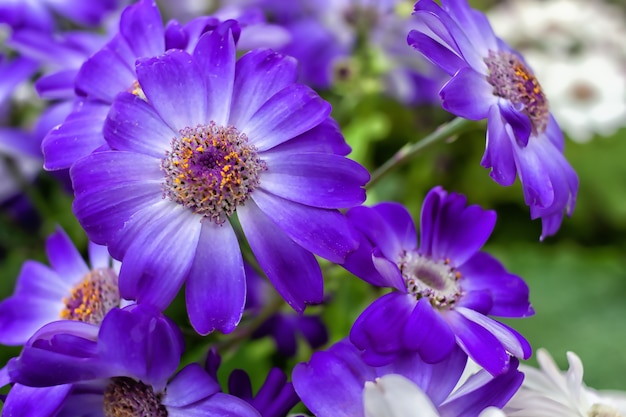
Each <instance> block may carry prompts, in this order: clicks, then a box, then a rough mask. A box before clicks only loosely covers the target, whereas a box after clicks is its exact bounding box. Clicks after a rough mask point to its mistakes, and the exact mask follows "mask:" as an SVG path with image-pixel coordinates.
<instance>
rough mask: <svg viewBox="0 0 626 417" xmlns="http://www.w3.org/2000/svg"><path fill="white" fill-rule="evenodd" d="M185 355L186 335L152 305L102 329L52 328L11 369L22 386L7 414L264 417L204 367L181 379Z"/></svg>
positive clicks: (112, 316) (121, 313)
mask: <svg viewBox="0 0 626 417" xmlns="http://www.w3.org/2000/svg"><path fill="white" fill-rule="evenodd" d="M182 351H183V339H182V334H181V333H180V330H179V329H178V328H177V327H176V325H175V324H174V323H173V322H171V321H170V320H169V319H168V318H167V317H165V316H163V315H162V314H160V313H159V312H158V311H157V310H155V309H154V308H153V307H151V306H147V305H133V306H129V307H126V308H124V309H114V310H111V311H110V312H109V313H108V314H107V316H106V317H105V318H104V320H103V321H102V324H101V326H100V327H98V326H96V325H93V324H89V323H83V322H76V321H58V322H55V323H51V324H48V325H46V326H44V327H43V328H41V329H40V330H39V331H37V333H36V334H35V335H34V336H33V337H32V338H31V339H30V340H29V341H28V343H27V344H26V345H25V346H24V349H23V351H22V353H21V354H20V356H19V357H17V358H14V359H11V361H9V364H8V365H7V369H8V375H9V376H10V379H11V381H12V382H14V383H16V385H14V387H13V388H12V389H11V391H10V392H9V395H8V398H7V400H6V404H5V409H4V412H6V413H7V415H13V414H11V413H12V412H18V411H19V412H22V410H24V409H27V408H28V407H31V408H32V402H33V400H35V401H38V402H39V403H38V407H39V412H37V413H35V414H32V415H38V416H43V417H48V416H50V417H53V416H56V415H103V416H155V417H165V416H183V415H229V416H231V415H232V416H249V417H258V416H259V414H258V412H257V411H256V410H255V409H253V408H252V407H251V406H249V405H248V404H247V403H246V402H245V401H243V400H240V399H239V398H236V397H234V396H231V395H227V394H224V393H222V392H221V388H220V386H219V384H218V382H217V381H216V380H215V379H213V378H212V377H211V376H210V375H209V374H208V373H207V372H206V371H205V370H204V369H203V368H202V367H201V366H200V365H199V364H197V363H193V364H190V365H187V366H185V367H184V368H182V369H181V370H180V371H179V372H176V369H177V368H178V365H179V363H180V359H181V354H182ZM1 380H2V378H0V381H1ZM42 410H46V411H48V414H47V413H45V412H43V411H42ZM19 415H24V414H19Z"/></svg>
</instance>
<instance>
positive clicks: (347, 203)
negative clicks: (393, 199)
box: [260, 151, 369, 208]
mask: <svg viewBox="0 0 626 417" xmlns="http://www.w3.org/2000/svg"><path fill="white" fill-rule="evenodd" d="M263 160H264V161H265V162H266V163H267V165H268V167H269V169H268V170H267V171H266V172H263V173H262V174H261V179H260V181H261V184H262V187H263V189H265V190H267V191H269V192H271V193H273V194H275V195H277V196H279V197H283V198H286V199H288V200H291V201H295V202H298V203H302V204H306V205H309V206H314V207H322V208H343V207H352V206H356V205H358V204H361V203H362V202H363V201H365V189H364V188H362V187H363V186H364V185H365V183H367V181H368V180H369V173H368V172H367V170H366V169H365V168H363V167H362V166H361V165H359V164H358V163H357V162H354V161H352V160H350V159H347V158H344V157H343V156H339V155H332V154H318V153H307V154H291V155H289V157H283V155H280V156H279V157H274V156H273V155H272V152H271V151H269V152H265V153H263Z"/></svg>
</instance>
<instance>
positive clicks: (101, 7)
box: [0, 0, 121, 31]
mask: <svg viewBox="0 0 626 417" xmlns="http://www.w3.org/2000/svg"><path fill="white" fill-rule="evenodd" d="M120 3H121V2H120V1H119V0H94V1H89V2H86V1H83V0H34V1H18V0H2V1H0V23H6V24H8V25H9V26H11V27H12V28H14V29H21V28H32V29H37V30H47V31H51V30H53V29H55V27H56V26H57V23H58V22H57V18H56V17H55V15H59V16H62V17H63V18H66V19H68V20H70V21H71V22H73V23H77V24H80V25H83V26H90V27H95V26H98V25H99V24H100V23H101V22H102V21H103V20H104V18H105V17H106V15H107V14H108V13H110V12H112V11H113V10H115V9H116V8H117V7H118V5H119V4H120Z"/></svg>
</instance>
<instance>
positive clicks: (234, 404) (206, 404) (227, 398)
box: [167, 392, 261, 417]
mask: <svg viewBox="0 0 626 417" xmlns="http://www.w3.org/2000/svg"><path fill="white" fill-rule="evenodd" d="M167 415H168V417H205V416H223V417H261V414H259V412H258V411H257V410H255V409H254V408H253V407H252V406H251V405H249V404H248V403H247V402H245V401H244V400H241V399H239V398H237V397H235V396H233V395H228V394H224V393H221V392H218V393H217V394H215V395H213V396H211V397H209V398H207V399H205V400H203V401H200V402H197V403H195V404H192V405H189V406H187V407H184V408H172V407H170V408H168V410H167Z"/></svg>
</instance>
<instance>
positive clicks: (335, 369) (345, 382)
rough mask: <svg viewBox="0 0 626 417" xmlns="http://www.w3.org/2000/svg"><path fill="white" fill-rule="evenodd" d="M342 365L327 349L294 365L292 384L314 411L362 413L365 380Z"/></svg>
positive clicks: (343, 416)
mask: <svg viewBox="0 0 626 417" xmlns="http://www.w3.org/2000/svg"><path fill="white" fill-rule="evenodd" d="M346 365H347V364H346V363H345V362H343V361H341V360H340V358H338V357H337V356H335V355H333V354H332V353H330V352H317V353H315V354H314V355H313V356H312V357H311V360H310V361H309V363H300V364H298V365H296V367H295V368H294V370H293V373H292V378H293V386H294V388H295V390H296V392H297V393H298V395H299V396H300V398H301V399H302V402H303V403H304V404H305V405H306V407H307V408H308V409H309V410H311V412H312V413H313V414H314V415H316V416H320V417H323V416H337V417H354V416H362V415H364V414H363V413H364V411H363V403H362V395H363V394H362V391H363V386H364V383H365V380H364V379H363V378H362V377H361V375H359V374H357V373H356V372H352V369H351V368H350V367H349V366H346ZM372 379H373V375H372Z"/></svg>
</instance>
